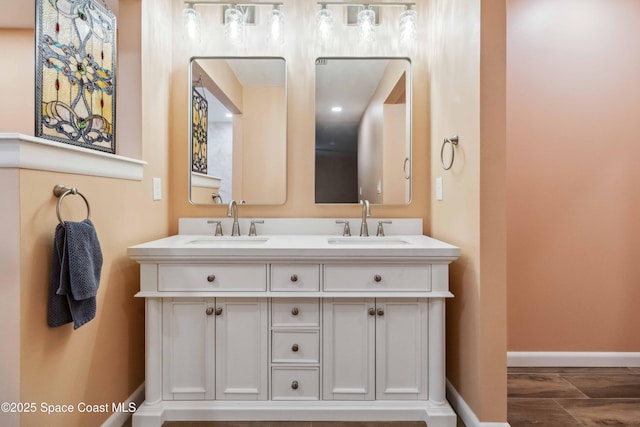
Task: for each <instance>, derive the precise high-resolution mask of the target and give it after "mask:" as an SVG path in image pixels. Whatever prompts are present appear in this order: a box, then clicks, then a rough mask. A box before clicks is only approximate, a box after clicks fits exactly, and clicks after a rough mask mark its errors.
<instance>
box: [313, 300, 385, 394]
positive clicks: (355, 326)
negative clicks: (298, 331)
mask: <svg viewBox="0 0 640 427" xmlns="http://www.w3.org/2000/svg"><path fill="white" fill-rule="evenodd" d="M374 309H375V305H374V300H373V298H369V299H337V298H335V299H327V300H325V301H324V303H323V344H324V345H323V361H322V363H323V375H322V376H323V399H325V400H373V399H374V398H375V390H374V385H375V378H374V374H375V372H374V371H375V369H374V363H375V360H374V357H375V352H374V344H375V315H374V314H375V312H374V311H371V313H370V310H374Z"/></svg>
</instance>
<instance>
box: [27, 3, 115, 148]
mask: <svg viewBox="0 0 640 427" xmlns="http://www.w3.org/2000/svg"><path fill="white" fill-rule="evenodd" d="M35 91H36V100H35V101H36V108H35V110H36V115H35V117H36V122H35V134H36V136H39V137H42V138H47V139H51V140H55V141H59V142H65V143H69V144H73V145H79V146H82V147H86V148H92V149H95V150H100V151H106V152H109V153H115V149H116V141H115V135H116V123H115V122H116V120H115V119H116V17H115V15H114V14H113V13H112V12H111V11H110V10H109V9H107V7H106V5H103V4H100V3H98V2H97V1H94V0H36V85H35Z"/></svg>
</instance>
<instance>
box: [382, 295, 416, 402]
mask: <svg viewBox="0 0 640 427" xmlns="http://www.w3.org/2000/svg"><path fill="white" fill-rule="evenodd" d="M427 313H428V312H427V303H426V302H425V301H420V300H419V299H417V298H402V299H392V298H389V299H384V298H382V299H381V298H378V299H376V399H412V400H419V399H424V400H426V399H427V398H428V395H427V390H428V376H427V368H428V358H427V356H428V353H427V351H428V350H427V345H428V321H429V320H428V316H427Z"/></svg>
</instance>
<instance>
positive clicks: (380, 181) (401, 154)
mask: <svg viewBox="0 0 640 427" xmlns="http://www.w3.org/2000/svg"><path fill="white" fill-rule="evenodd" d="M315 119H316V145H315V151H316V153H315V154H316V163H315V201H316V203H359V201H360V200H369V202H370V203H376V204H385V205H404V204H408V203H409V202H410V201H411V62H410V60H409V59H408V58H318V59H317V60H316V97H315Z"/></svg>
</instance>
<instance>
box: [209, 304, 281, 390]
mask: <svg viewBox="0 0 640 427" xmlns="http://www.w3.org/2000/svg"><path fill="white" fill-rule="evenodd" d="M220 309H221V311H220ZM216 310H217V311H216V316H215V317H216V399H218V400H266V399H267V377H268V371H267V368H268V359H267V356H268V353H267V344H268V341H267V340H268V336H269V335H268V324H267V300H266V299H264V298H217V299H216ZM218 313H219V314H218Z"/></svg>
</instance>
